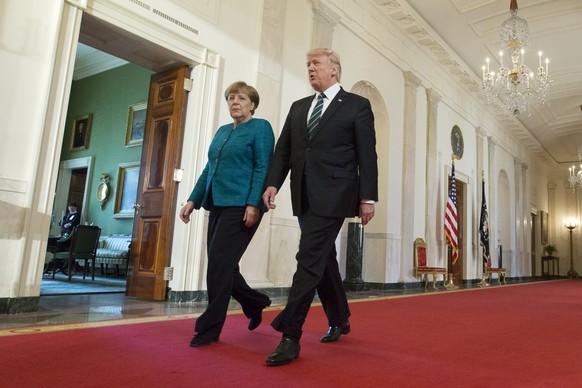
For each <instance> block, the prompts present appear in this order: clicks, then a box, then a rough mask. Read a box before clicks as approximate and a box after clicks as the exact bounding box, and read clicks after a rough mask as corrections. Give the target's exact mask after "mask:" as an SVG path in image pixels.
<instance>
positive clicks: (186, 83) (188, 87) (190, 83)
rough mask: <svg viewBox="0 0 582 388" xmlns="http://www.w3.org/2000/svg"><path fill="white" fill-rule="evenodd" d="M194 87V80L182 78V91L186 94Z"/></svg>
mask: <svg viewBox="0 0 582 388" xmlns="http://www.w3.org/2000/svg"><path fill="white" fill-rule="evenodd" d="M193 86H194V80H192V79H190V78H184V90H185V91H187V92H191V91H192V87H193Z"/></svg>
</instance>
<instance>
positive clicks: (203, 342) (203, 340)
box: [190, 334, 218, 348]
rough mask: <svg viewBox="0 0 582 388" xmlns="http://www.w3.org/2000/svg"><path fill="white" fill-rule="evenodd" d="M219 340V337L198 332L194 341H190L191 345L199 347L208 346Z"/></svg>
mask: <svg viewBox="0 0 582 388" xmlns="http://www.w3.org/2000/svg"><path fill="white" fill-rule="evenodd" d="M216 341H218V337H201V336H200V335H198V334H196V335H195V336H194V338H192V341H190V346H191V347H193V348H199V347H200V346H208V345H210V344H211V343H213V342H216Z"/></svg>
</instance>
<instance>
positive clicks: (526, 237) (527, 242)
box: [520, 162, 533, 276]
mask: <svg viewBox="0 0 582 388" xmlns="http://www.w3.org/2000/svg"><path fill="white" fill-rule="evenodd" d="M527 169H528V165H527V163H525V162H522V163H521V166H520V175H521V187H522V190H521V224H522V225H523V229H522V240H521V241H522V243H521V248H522V250H521V251H522V254H521V259H522V263H523V265H522V266H521V267H520V268H521V269H522V276H526V275H529V276H531V275H533V274H532V268H531V224H530V220H531V216H530V212H529V209H528V204H529V201H528V198H527V197H528V192H527V190H526V188H527Z"/></svg>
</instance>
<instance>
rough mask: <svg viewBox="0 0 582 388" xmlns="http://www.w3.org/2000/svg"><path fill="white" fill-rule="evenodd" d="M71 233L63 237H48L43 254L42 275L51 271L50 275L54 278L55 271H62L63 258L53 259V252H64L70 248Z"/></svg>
mask: <svg viewBox="0 0 582 388" xmlns="http://www.w3.org/2000/svg"><path fill="white" fill-rule="evenodd" d="M72 238H73V235H72V234H69V235H67V236H63V237H49V239H48V243H47V247H46V252H47V253H46V256H45V268H44V272H43V275H44V274H46V273H49V272H51V271H52V277H53V279H54V278H55V274H56V273H57V271H61V272H64V268H63V267H64V265H63V263H62V262H63V259H58V260H55V254H56V253H57V252H66V251H68V250H69V249H70V248H71V239H72Z"/></svg>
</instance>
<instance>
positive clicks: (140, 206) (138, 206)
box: [133, 203, 143, 210]
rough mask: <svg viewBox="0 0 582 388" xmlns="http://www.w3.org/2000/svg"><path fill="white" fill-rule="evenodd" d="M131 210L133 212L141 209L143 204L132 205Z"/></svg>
mask: <svg viewBox="0 0 582 388" xmlns="http://www.w3.org/2000/svg"><path fill="white" fill-rule="evenodd" d="M133 208H134V209H135V210H139V209H143V203H134V204H133Z"/></svg>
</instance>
